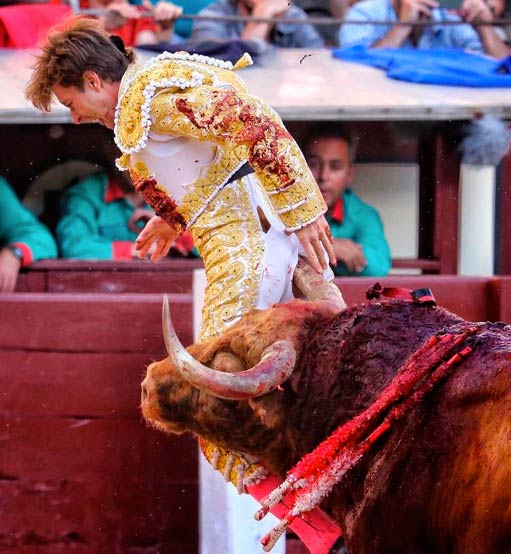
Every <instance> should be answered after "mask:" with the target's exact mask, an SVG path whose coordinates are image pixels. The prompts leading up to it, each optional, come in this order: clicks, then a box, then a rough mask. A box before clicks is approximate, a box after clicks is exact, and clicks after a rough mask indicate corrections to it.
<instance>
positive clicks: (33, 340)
mask: <svg viewBox="0 0 511 554" xmlns="http://www.w3.org/2000/svg"><path fill="white" fill-rule="evenodd" d="M161 299H162V298H161V295H147V294H128V295H118V294H116V295H112V294H108V295H107V294H82V295H70V294H59V295H57V294H12V295H4V296H2V299H1V303H0V313H1V317H0V382H1V391H2V392H1V394H0V399H1V400H0V506H1V513H2V517H1V518H0V552H2V553H3V554H35V553H37V554H60V553H62V554H69V553H71V552H73V553H78V554H154V553H155V552H158V553H160V554H193V553H194V552H197V549H198V482H197V448H196V444H195V441H194V439H192V438H191V437H184V438H181V437H179V438H178V437H166V436H164V435H163V434H162V433H161V432H157V431H155V430H152V429H149V428H147V426H146V425H145V423H143V421H142V418H141V415H140V412H139V409H138V406H139V402H140V399H139V391H140V381H141V379H142V376H143V374H144V369H145V367H146V366H147V364H148V363H149V362H150V361H152V360H154V359H160V358H162V357H164V356H165V353H164V346H163V339H162V336H161V316H160V312H161ZM170 301H171V305H172V310H173V314H174V317H175V321H176V325H177V328H178V330H179V333H180V336H181V337H182V339H183V341H184V342H185V343H190V342H191V340H192V307H191V295H189V294H181V295H179V294H178V295H171V297H170Z"/></svg>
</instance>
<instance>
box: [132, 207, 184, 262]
mask: <svg viewBox="0 0 511 554" xmlns="http://www.w3.org/2000/svg"><path fill="white" fill-rule="evenodd" d="M178 236H179V233H178V232H177V231H176V230H175V229H173V228H172V227H171V226H170V225H169V224H168V223H165V221H164V220H163V219H162V218H161V217H158V216H154V217H153V218H151V219H150V220H149V221H148V223H147V225H146V226H145V227H144V229H143V230H142V232H141V233H140V235H138V237H137V240H136V241H135V250H136V251H138V255H139V256H140V257H141V258H145V257H146V256H147V255H149V254H150V255H151V260H153V261H156V260H158V259H160V258H163V257H164V256H166V255H167V254H168V253H169V250H170V249H171V247H172V245H173V244H174V241H175V240H176V239H177V237H178ZM151 248H153V250H151Z"/></svg>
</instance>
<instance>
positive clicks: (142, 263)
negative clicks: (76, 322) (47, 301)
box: [30, 258, 204, 274]
mask: <svg viewBox="0 0 511 554" xmlns="http://www.w3.org/2000/svg"><path fill="white" fill-rule="evenodd" d="M201 267H204V264H203V263H202V260H200V259H199V258H165V259H163V260H158V261H157V262H151V261H150V260H126V261H122V262H120V261H114V260H66V259H63V258H59V259H56V260H40V261H38V262H34V263H33V264H31V265H30V271H45V272H51V271H56V272H60V271H68V272H73V273H74V272H77V271H80V272H86V273H89V274H90V273H94V272H95V271H113V272H115V273H124V272H127V273H132V272H137V271H140V272H141V273H147V272H151V273H160V272H162V273H169V272H170V273H171V272H174V271H177V272H179V271H183V272H189V271H193V270H194V269H198V268H201Z"/></svg>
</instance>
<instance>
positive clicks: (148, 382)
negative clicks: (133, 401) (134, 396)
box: [140, 371, 154, 404]
mask: <svg viewBox="0 0 511 554" xmlns="http://www.w3.org/2000/svg"><path fill="white" fill-rule="evenodd" d="M140 388H141V391H140V397H141V401H142V404H144V403H147V402H149V399H150V396H151V391H152V390H153V389H154V386H153V380H152V379H151V377H150V373H149V371H148V372H147V375H146V377H145V379H144V380H143V381H142V384H141V385H140Z"/></svg>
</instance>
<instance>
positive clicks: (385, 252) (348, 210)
mask: <svg viewBox="0 0 511 554" xmlns="http://www.w3.org/2000/svg"><path fill="white" fill-rule="evenodd" d="M339 206H340V209H339ZM339 212H341V213H339ZM327 221H328V224H329V225H330V229H331V231H332V236H333V237H334V239H350V240H352V241H353V242H356V243H357V244H360V245H361V246H362V250H363V252H364V256H365V258H366V260H367V265H366V267H365V268H364V269H363V270H362V271H361V272H360V273H354V272H350V271H348V269H347V268H346V266H345V265H344V264H343V263H342V262H339V263H338V264H337V265H336V266H335V267H334V268H333V270H334V273H335V274H336V275H338V276H341V275H360V276H383V275H387V273H388V272H389V269H390V266H391V258H390V249H389V245H388V243H387V239H386V238H385V233H384V231H383V223H382V221H381V218H380V216H379V214H378V212H377V211H376V210H375V209H374V208H373V207H372V206H369V205H368V204H366V203H365V202H363V201H362V200H361V199H360V198H359V197H358V196H357V195H356V194H355V193H354V192H353V191H352V190H349V189H347V190H345V191H344V192H343V195H342V201H339V202H338V204H337V205H336V206H335V208H334V210H333V211H332V214H328V215H327Z"/></svg>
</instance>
